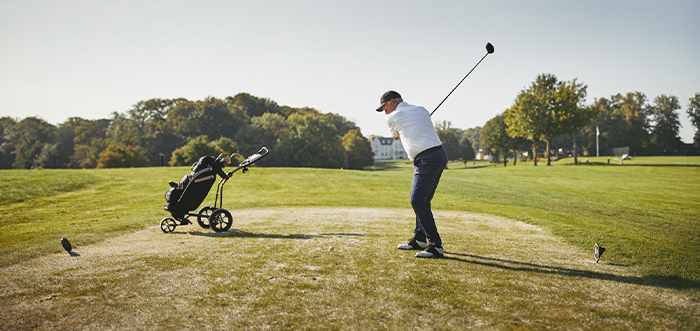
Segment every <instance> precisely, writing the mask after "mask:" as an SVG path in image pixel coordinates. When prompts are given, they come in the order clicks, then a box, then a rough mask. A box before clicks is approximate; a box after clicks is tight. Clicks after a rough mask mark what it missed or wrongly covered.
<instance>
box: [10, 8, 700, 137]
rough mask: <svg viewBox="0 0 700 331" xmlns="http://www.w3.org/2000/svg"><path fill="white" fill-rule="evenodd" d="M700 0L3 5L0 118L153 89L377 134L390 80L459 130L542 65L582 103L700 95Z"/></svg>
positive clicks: (89, 112)
mask: <svg viewBox="0 0 700 331" xmlns="http://www.w3.org/2000/svg"><path fill="white" fill-rule="evenodd" d="M698 17H700V1H585V2H582V1H382V0H374V1H364V0H352V1H326V0H323V1H295V0H288V1H266V0H259V1H150V0H140V1H82V0H71V1H62V0H54V1H12V0H3V1H0V116H11V117H14V118H19V119H22V118H25V117H28V116H37V117H40V118H42V119H44V120H46V121H48V122H50V123H53V124H59V123H62V122H64V121H66V120H67V119H68V118H69V117H76V116H77V117H82V118H86V119H99V118H109V117H110V115H111V114H112V113H113V112H119V113H123V112H126V111H127V110H129V109H130V108H131V107H132V106H133V105H134V104H136V103H137V102H138V101H141V100H148V99H151V98H186V99H189V100H203V99H204V98H206V97H209V96H211V97H216V98H225V97H227V96H233V95H236V94H238V93H241V92H245V93H250V94H252V95H254V96H257V97H262V98H269V99H271V100H273V101H275V102H277V103H278V104H280V105H286V106H290V107H312V108H315V109H317V110H319V111H320V112H322V113H336V114H340V115H342V116H345V117H346V118H348V119H350V120H353V121H354V122H355V123H356V124H357V125H358V126H359V127H360V128H361V130H362V133H363V134H364V135H365V136H369V135H371V134H374V135H379V136H390V131H389V129H388V128H387V126H386V120H385V115H384V114H382V113H377V112H375V111H374V109H376V107H377V106H378V105H379V98H380V96H381V94H382V93H384V92H385V91H387V90H396V91H398V92H399V93H401V95H402V96H403V98H404V100H405V101H406V102H407V103H409V104H414V105H421V106H424V107H425V108H427V109H428V110H429V111H432V110H433V109H434V108H435V107H436V106H437V105H438V104H439V103H440V101H442V99H443V98H445V96H446V95H447V94H448V93H449V92H450V90H452V88H453V87H454V86H455V85H456V84H457V83H458V82H459V81H460V80H461V79H462V78H463V77H464V75H466V73H467V72H469V70H470V69H471V68H472V67H473V66H474V65H475V64H476V63H477V62H478V61H479V59H481V57H482V56H484V54H486V50H485V45H486V43H487V42H491V43H492V44H493V45H494V46H495V52H494V53H493V54H491V55H489V56H487V57H486V59H484V61H483V62H482V63H481V64H480V65H479V66H478V67H477V68H476V69H475V70H474V72H472V73H471V75H469V77H467V79H466V80H465V81H464V82H463V83H462V84H461V85H460V86H459V88H458V89H457V90H456V91H455V92H454V93H453V94H452V95H451V96H450V97H449V99H447V101H445V103H444V104H443V105H442V106H440V109H439V110H438V111H437V112H436V113H435V115H434V116H433V119H434V121H440V122H442V121H449V122H451V124H452V127H455V128H461V129H467V128H471V127H476V126H483V125H484V124H485V123H486V121H488V120H489V119H491V118H493V117H494V116H496V115H497V114H499V113H501V112H503V111H504V110H506V109H507V108H509V107H511V106H512V105H513V100H514V99H515V97H516V96H517V95H518V93H519V92H520V91H521V90H522V89H524V88H526V87H527V86H529V85H530V84H531V83H532V82H533V81H534V80H535V78H536V77H537V75H539V74H543V73H549V74H554V75H555V76H557V78H558V79H559V80H562V81H570V80H573V79H577V81H578V82H582V83H584V84H586V85H587V86H588V89H587V92H588V94H587V98H586V101H585V103H586V104H592V103H593V102H594V101H595V99H597V98H602V97H610V96H612V95H615V94H618V93H622V94H624V93H627V92H635V91H639V92H642V93H644V94H646V96H647V99H648V100H649V102H650V103H651V102H653V100H654V98H656V97H657V96H659V95H662V94H665V95H673V96H676V97H678V99H679V101H680V104H681V107H682V108H681V110H680V111H679V117H680V120H681V125H682V127H681V130H680V136H681V139H682V140H683V141H685V142H688V143H690V142H692V140H693V135H694V133H695V128H694V127H693V126H692V125H691V124H690V120H689V118H688V116H687V114H686V110H687V106H688V100H689V99H690V98H691V97H693V96H694V95H695V93H700V19H698Z"/></svg>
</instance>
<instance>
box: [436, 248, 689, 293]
mask: <svg viewBox="0 0 700 331" xmlns="http://www.w3.org/2000/svg"><path fill="white" fill-rule="evenodd" d="M449 255H456V256H460V257H462V258H460V257H455V256H449ZM444 258H445V259H448V260H455V261H460V262H465V263H470V264H476V265H481V266H487V267H494V268H500V269H505V270H511V271H524V272H535V273H541V274H552V275H562V276H571V277H584V278H590V279H601V280H610V281H615V282H621V283H627V284H635V285H645V286H653V287H660V288H670V289H675V290H693V289H694V290H697V289H700V283H698V282H696V281H692V280H688V279H685V278H682V277H678V276H662V275H650V276H645V277H636V276H618V275H614V274H606V273H602V272H595V271H588V270H578V269H570V268H562V267H552V266H548V265H541V264H535V263H527V262H520V261H511V260H503V259H495V258H490V257H484V256H478V255H471V254H460V253H453V252H445V257H444ZM465 258H468V259H465Z"/></svg>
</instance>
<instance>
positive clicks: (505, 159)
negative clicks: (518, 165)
mask: <svg viewBox="0 0 700 331" xmlns="http://www.w3.org/2000/svg"><path fill="white" fill-rule="evenodd" d="M503 154H505V155H503V166H504V167H505V166H507V165H508V152H505V153H503Z"/></svg>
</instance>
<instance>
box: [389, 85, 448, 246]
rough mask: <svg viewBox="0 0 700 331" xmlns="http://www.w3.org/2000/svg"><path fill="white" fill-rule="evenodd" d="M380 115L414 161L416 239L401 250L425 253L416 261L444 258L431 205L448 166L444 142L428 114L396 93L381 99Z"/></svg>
mask: <svg viewBox="0 0 700 331" xmlns="http://www.w3.org/2000/svg"><path fill="white" fill-rule="evenodd" d="M379 103H380V104H381V105H380V106H379V108H377V111H378V112H380V111H382V110H383V111H384V113H386V123H387V125H389V129H391V134H392V135H393V136H394V139H396V140H401V144H402V145H403V148H404V149H405V150H406V153H407V154H408V158H409V159H411V161H413V166H414V167H415V169H416V170H415V172H414V173H413V187H412V188H411V206H412V207H413V211H414V212H415V214H416V228H415V229H414V230H413V238H411V240H409V241H408V243H406V244H402V245H399V249H405V250H413V249H415V250H423V251H422V252H418V253H417V254H416V257H427V258H440V257H442V256H443V250H442V240H440V234H438V231H437V227H436V226H435V219H434V218H433V212H432V211H431V209H430V201H431V200H433V195H435V189H437V186H438V183H439V182H440V176H441V175H442V171H443V170H444V169H445V165H447V157H446V156H445V151H444V150H443V149H442V142H440V138H439V137H438V135H437V133H435V128H434V127H433V122H432V121H431V120H430V113H428V110H427V109H425V108H423V107H420V106H412V105H409V104H407V103H406V102H404V101H403V99H402V98H401V95H400V94H398V93H397V92H395V91H387V92H386V93H384V94H383V95H382V97H381V98H380V99H379ZM428 243H429V244H428Z"/></svg>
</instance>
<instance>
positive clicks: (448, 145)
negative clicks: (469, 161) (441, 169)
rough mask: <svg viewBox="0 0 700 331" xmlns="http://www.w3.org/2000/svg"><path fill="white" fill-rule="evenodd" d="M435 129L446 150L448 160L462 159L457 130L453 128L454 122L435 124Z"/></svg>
mask: <svg viewBox="0 0 700 331" xmlns="http://www.w3.org/2000/svg"><path fill="white" fill-rule="evenodd" d="M435 128H436V130H435V132H436V133H437V135H438V137H439V138H440V141H441V142H442V148H443V149H444V150H445V155H446V156H447V159H448V160H457V159H459V158H461V156H460V151H459V138H458V137H457V133H456V131H457V130H456V129H454V128H452V122H449V121H442V122H438V123H435Z"/></svg>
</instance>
